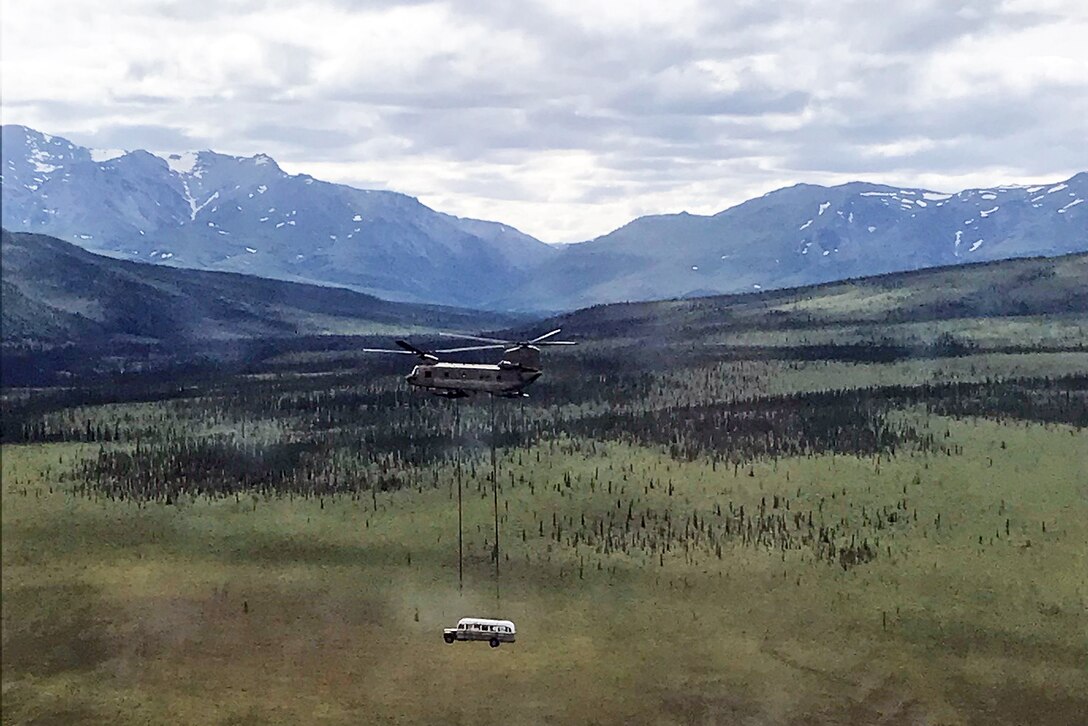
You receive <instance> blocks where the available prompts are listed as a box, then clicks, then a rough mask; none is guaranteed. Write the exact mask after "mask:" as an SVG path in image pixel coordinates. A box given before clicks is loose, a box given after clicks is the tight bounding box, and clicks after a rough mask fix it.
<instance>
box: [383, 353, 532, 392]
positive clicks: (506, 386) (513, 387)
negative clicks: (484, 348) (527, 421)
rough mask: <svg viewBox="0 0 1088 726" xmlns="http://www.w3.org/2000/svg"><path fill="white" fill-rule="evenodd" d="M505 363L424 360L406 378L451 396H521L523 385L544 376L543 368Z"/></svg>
mask: <svg viewBox="0 0 1088 726" xmlns="http://www.w3.org/2000/svg"><path fill="white" fill-rule="evenodd" d="M505 363H506V362H505V361H504V362H503V363H500V364H498V365H494V364H491V365H488V364H483V363H445V362H442V361H439V362H437V363H421V364H419V365H417V366H416V367H415V368H413V369H412V372H411V373H409V374H408V375H407V376H406V377H405V380H407V381H408V383H410V384H411V385H413V386H418V387H420V388H425V389H427V390H429V391H431V392H432V393H435V394H438V395H440V396H447V397H449V398H463V397H465V396H468V395H471V394H472V393H490V394H492V395H495V396H508V397H511V398H517V397H519V396H522V395H524V394H523V393H522V389H523V388H525V387H526V386H528V385H529V384H530V383H532V382H533V381H535V380H536V379H538V378H540V376H541V372H540V371H539V370H534V369H530V368H525V367H522V366H518V365H509V364H505Z"/></svg>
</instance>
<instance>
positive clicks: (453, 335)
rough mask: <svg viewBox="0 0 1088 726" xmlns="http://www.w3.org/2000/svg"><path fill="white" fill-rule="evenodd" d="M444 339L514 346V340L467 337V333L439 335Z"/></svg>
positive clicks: (476, 336)
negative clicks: (461, 339) (460, 339)
mask: <svg viewBox="0 0 1088 726" xmlns="http://www.w3.org/2000/svg"><path fill="white" fill-rule="evenodd" d="M439 335H441V336H442V337H443V338H464V339H465V340H479V341H482V342H484V343H501V344H502V345H513V343H514V341H512V340H499V339H498V338H484V337H482V336H479V335H466V334H465V333H439Z"/></svg>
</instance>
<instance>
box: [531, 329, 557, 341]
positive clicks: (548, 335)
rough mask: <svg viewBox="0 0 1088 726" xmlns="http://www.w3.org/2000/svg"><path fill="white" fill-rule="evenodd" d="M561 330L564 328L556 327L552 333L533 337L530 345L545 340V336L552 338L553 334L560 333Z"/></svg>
mask: <svg viewBox="0 0 1088 726" xmlns="http://www.w3.org/2000/svg"><path fill="white" fill-rule="evenodd" d="M560 330H562V328H556V329H555V330H553V331H552V332H550V333H544V335H541V336H539V337H536V338H533V339H532V340H530V341H529V345H535V344H536V343H539V342H540V341H542V340H544V339H545V338H550V337H552V336H553V335H555V334H556V333H558V332H559V331H560Z"/></svg>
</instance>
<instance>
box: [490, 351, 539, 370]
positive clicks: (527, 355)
mask: <svg viewBox="0 0 1088 726" xmlns="http://www.w3.org/2000/svg"><path fill="white" fill-rule="evenodd" d="M499 365H500V366H501V367H503V368H520V369H522V370H530V371H539V370H540V348H537V347H536V346H532V345H519V346H517V347H516V348H507V349H506V351H505V352H504V353H503V356H502V360H501V361H500V362H499Z"/></svg>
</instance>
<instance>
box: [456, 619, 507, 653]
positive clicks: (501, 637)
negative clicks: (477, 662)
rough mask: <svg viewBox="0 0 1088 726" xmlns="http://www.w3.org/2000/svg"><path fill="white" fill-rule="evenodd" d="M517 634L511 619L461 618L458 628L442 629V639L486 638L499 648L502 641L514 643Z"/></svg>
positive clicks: (494, 646) (493, 646) (492, 645)
mask: <svg viewBox="0 0 1088 726" xmlns="http://www.w3.org/2000/svg"><path fill="white" fill-rule="evenodd" d="M516 634H517V629H516V628H515V627H514V623H513V622H511V621H509V620H492V619H490V618H461V619H460V620H458V621H457V627H456V628H444V629H443V630H442V639H443V640H445V641H446V642H447V643H453V642H455V641H458V640H486V641H487V642H488V643H490V644H491V647H492V648H498V647H499V644H500V643H513V642H514V639H515V635H516Z"/></svg>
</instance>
